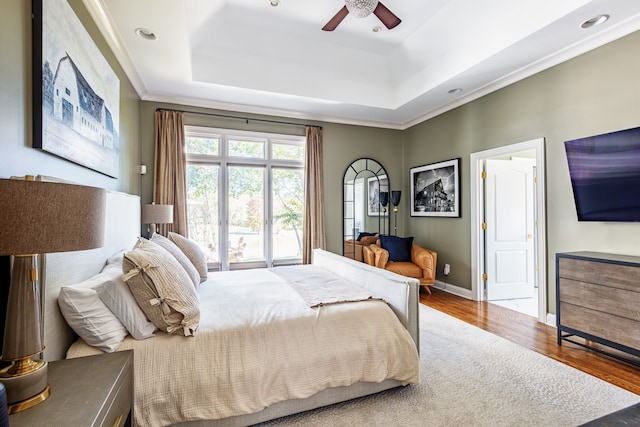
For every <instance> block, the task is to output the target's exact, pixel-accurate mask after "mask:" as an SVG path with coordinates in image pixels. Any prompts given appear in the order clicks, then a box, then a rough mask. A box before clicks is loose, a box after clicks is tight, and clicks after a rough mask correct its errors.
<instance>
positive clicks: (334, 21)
mask: <svg viewBox="0 0 640 427" xmlns="http://www.w3.org/2000/svg"><path fill="white" fill-rule="evenodd" d="M348 14H349V11H348V10H347V6H342V9H340V10H339V11H338V13H336V14H335V15H334V17H333V18H331V19H330V20H329V22H327V23H326V25H325V26H324V27H322V31H333V30H335V29H336V27H337V26H338V25H340V23H341V22H342V20H343V19H344V18H345V16H347V15H348Z"/></svg>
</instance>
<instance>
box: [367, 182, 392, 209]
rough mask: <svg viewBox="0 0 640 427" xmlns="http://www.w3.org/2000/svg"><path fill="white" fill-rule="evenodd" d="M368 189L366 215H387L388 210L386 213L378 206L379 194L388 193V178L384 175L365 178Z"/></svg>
mask: <svg viewBox="0 0 640 427" xmlns="http://www.w3.org/2000/svg"><path fill="white" fill-rule="evenodd" d="M367 184H368V186H367V189H368V203H367V215H369V216H378V215H389V210H388V209H387V210H386V211H385V210H383V209H382V206H380V192H381V191H386V192H389V178H387V176H386V175H380V176H377V177H376V176H372V177H371V178H367Z"/></svg>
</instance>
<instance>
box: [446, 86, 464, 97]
mask: <svg viewBox="0 0 640 427" xmlns="http://www.w3.org/2000/svg"><path fill="white" fill-rule="evenodd" d="M460 92H462V88H460V87H457V88H455V89H451V90H449V91H448V92H447V93H448V94H449V95H455V94H456V93H460Z"/></svg>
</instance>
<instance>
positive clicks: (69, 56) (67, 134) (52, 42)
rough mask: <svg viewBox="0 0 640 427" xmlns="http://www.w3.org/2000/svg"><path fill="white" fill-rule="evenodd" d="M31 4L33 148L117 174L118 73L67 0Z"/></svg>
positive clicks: (112, 175) (94, 168)
mask: <svg viewBox="0 0 640 427" xmlns="http://www.w3.org/2000/svg"><path fill="white" fill-rule="evenodd" d="M32 7H33V10H32V12H33V13H32V16H33V26H32V32H33V61H32V64H33V144H32V146H33V148H36V149H40V150H43V151H46V152H47V153H50V154H53V155H55V156H58V157H60V158H63V159H66V160H69V161H71V162H74V163H76V164H79V165H81V166H84V167H86V168H89V169H92V170H95V171H97V172H100V173H102V174H105V175H107V176H110V177H112V178H118V176H119V170H120V140H119V132H120V130H119V124H120V80H119V79H118V76H117V75H116V74H115V72H114V71H113V69H112V68H111V66H110V65H109V63H108V62H107V60H106V59H105V58H104V56H103V55H102V53H101V52H100V50H99V49H98V47H97V46H96V44H95V42H94V41H93V39H92V38H91V36H90V35H89V33H88V32H87V30H86V29H85V28H84V26H83V25H82V22H80V19H79V18H78V17H77V16H76V14H75V12H74V11H73V9H72V8H71V6H69V4H68V3H67V1H66V0H46V1H43V0H33V1H32Z"/></svg>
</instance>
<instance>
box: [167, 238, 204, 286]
mask: <svg viewBox="0 0 640 427" xmlns="http://www.w3.org/2000/svg"><path fill="white" fill-rule="evenodd" d="M169 240H171V241H172V242H173V243H175V244H176V246H177V247H179V248H180V250H181V251H182V252H183V253H184V254H185V255H186V256H187V258H189V261H191V263H192V264H193V266H194V267H195V268H196V270H198V274H200V281H201V282H204V281H205V280H207V272H208V268H207V258H206V257H205V256H204V252H202V249H200V246H198V244H197V243H196V242H194V241H193V240H191V239H188V238H186V237H184V236H182V235H180V234H178V233H173V232H171V231H170V232H169Z"/></svg>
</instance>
